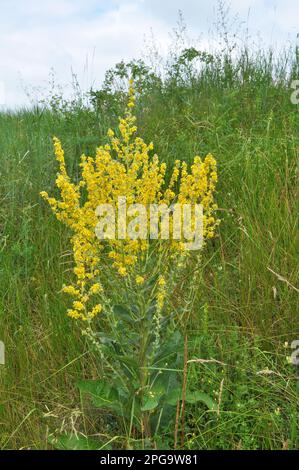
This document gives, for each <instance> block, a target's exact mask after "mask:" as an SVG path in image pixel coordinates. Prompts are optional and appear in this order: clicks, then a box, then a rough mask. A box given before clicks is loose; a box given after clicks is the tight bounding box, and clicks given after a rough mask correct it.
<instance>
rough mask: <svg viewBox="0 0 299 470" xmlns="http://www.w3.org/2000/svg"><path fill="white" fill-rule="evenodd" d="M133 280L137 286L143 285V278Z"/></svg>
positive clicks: (138, 277) (137, 277)
mask: <svg viewBox="0 0 299 470" xmlns="http://www.w3.org/2000/svg"><path fill="white" fill-rule="evenodd" d="M135 280H136V284H138V285H140V284H143V283H144V277H143V276H136V278H135Z"/></svg>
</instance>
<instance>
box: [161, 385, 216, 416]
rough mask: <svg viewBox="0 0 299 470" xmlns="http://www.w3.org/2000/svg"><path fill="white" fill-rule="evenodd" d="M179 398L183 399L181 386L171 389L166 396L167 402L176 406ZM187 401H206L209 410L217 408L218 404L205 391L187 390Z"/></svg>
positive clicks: (192, 402)
mask: <svg viewBox="0 0 299 470" xmlns="http://www.w3.org/2000/svg"><path fill="white" fill-rule="evenodd" d="M178 400H182V389H181V388H176V389H174V390H171V391H170V392H169V393H168V394H167V395H166V397H165V403H167V404H168V405H172V406H176V404H177V401H178ZM185 401H186V403H191V404H194V403H198V402H201V403H204V404H205V405H206V406H207V408H208V409H209V410H211V411H216V410H217V404H216V403H215V402H214V400H213V399H212V398H211V397H210V396H209V395H207V394H206V393H204V392H200V391H195V392H190V391H187V393H186V397H185Z"/></svg>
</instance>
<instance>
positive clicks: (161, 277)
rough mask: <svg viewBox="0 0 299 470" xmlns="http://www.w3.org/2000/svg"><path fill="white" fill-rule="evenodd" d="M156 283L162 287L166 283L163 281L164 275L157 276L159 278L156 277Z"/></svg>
mask: <svg viewBox="0 0 299 470" xmlns="http://www.w3.org/2000/svg"><path fill="white" fill-rule="evenodd" d="M158 285H159V286H160V287H163V286H165V285H166V281H165V278H164V276H160V277H159V279H158Z"/></svg>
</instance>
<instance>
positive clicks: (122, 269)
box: [118, 266, 128, 277]
mask: <svg viewBox="0 0 299 470" xmlns="http://www.w3.org/2000/svg"><path fill="white" fill-rule="evenodd" d="M118 274H119V275H120V276H123V277H125V276H127V274H128V272H127V270H126V268H125V267H124V266H120V267H119V268H118Z"/></svg>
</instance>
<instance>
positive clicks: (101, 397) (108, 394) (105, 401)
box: [77, 380, 120, 410]
mask: <svg viewBox="0 0 299 470" xmlns="http://www.w3.org/2000/svg"><path fill="white" fill-rule="evenodd" d="M77 386H78V388H79V390H80V391H81V392H84V393H88V394H89V395H90V396H91V398H92V403H93V405H94V406H95V407H97V408H113V409H115V410H119V408H120V400H119V393H118V391H117V390H116V389H115V388H114V387H113V386H112V385H110V384H108V383H107V382H104V381H102V380H80V381H79V382H77Z"/></svg>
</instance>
